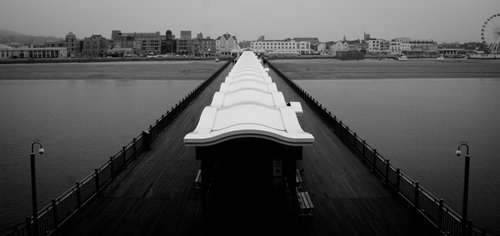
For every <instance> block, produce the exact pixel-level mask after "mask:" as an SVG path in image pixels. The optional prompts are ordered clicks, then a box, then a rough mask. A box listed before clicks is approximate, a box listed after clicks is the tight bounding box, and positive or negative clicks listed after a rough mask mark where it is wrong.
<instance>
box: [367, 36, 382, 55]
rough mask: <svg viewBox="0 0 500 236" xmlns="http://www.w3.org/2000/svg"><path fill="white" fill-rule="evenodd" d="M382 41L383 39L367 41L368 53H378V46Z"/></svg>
mask: <svg viewBox="0 0 500 236" xmlns="http://www.w3.org/2000/svg"><path fill="white" fill-rule="evenodd" d="M382 41H384V40H383V39H369V40H368V51H369V52H380V44H381V42H382Z"/></svg>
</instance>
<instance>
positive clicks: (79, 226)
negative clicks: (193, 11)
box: [55, 66, 439, 235]
mask: <svg viewBox="0 0 500 236" xmlns="http://www.w3.org/2000/svg"><path fill="white" fill-rule="evenodd" d="M230 69H231V66H230V67H228V68H227V69H226V70H225V71H224V72H223V73H221V75H220V76H219V78H217V79H216V80H215V81H214V82H213V83H212V84H211V85H209V86H208V87H207V89H205V91H203V92H202V93H201V94H200V96H199V97H198V98H196V99H195V100H194V101H193V103H192V104H191V105H190V106H189V107H188V108H187V109H186V110H185V111H184V112H182V113H181V114H180V115H179V117H178V118H177V119H176V120H175V121H174V122H173V123H172V124H171V125H170V126H169V127H167V128H166V129H165V130H164V131H163V132H162V134H160V136H159V137H158V138H157V139H156V140H155V141H154V143H153V145H152V150H151V151H149V152H147V153H145V154H144V155H142V156H140V157H138V158H137V160H135V161H133V162H132V163H131V164H129V165H128V166H127V169H126V170H125V171H124V172H122V173H120V175H119V176H118V177H117V178H116V179H115V180H114V182H113V183H112V184H111V185H110V186H109V187H108V188H107V189H106V190H105V191H103V192H102V193H101V195H100V196H98V197H97V198H96V199H95V200H94V201H93V202H91V203H90V204H89V205H88V206H86V207H85V208H84V209H83V210H82V211H80V212H79V213H77V214H76V216H75V217H73V218H72V219H70V220H69V221H68V222H66V223H65V224H64V225H63V226H62V227H61V229H59V230H58V231H57V232H56V233H55V235H209V234H211V233H213V232H208V231H207V227H206V224H204V222H207V221H206V220H205V221H204V220H203V219H204V218H203V215H202V211H201V200H200V196H199V193H198V192H197V191H196V189H194V188H193V181H194V179H195V177H196V174H197V170H198V168H199V162H198V161H197V160H195V153H194V148H192V147H190V148H188V147H186V146H185V145H184V143H183V137H184V135H185V134H186V133H188V132H190V131H192V130H193V129H194V128H195V126H196V124H197V122H198V119H199V116H200V114H201V111H202V110H203V108H204V107H205V106H207V105H209V103H210V102H211V99H212V96H213V94H214V93H215V91H217V90H218V88H219V86H220V83H221V82H222V81H223V80H224V77H225V76H226V75H227V74H228V72H229V71H230ZM270 76H271V78H272V79H273V81H274V82H275V83H276V84H277V85H278V90H280V91H282V92H283V94H284V96H285V99H286V100H287V101H299V102H301V103H302V106H303V109H304V115H303V116H302V117H300V118H299V121H300V123H301V126H302V128H303V129H304V130H305V131H307V132H309V133H312V134H313V135H314V136H315V143H314V145H313V146H311V147H306V148H304V154H303V158H304V159H303V160H302V161H299V163H298V166H299V168H300V169H304V173H303V180H304V183H303V186H304V190H305V191H308V192H309V194H310V196H311V198H312V201H313V203H314V205H315V209H314V215H313V216H312V217H305V218H295V217H290V218H289V219H288V220H286V221H280V223H279V224H273V222H272V221H273V217H265V216H266V215H268V214H267V212H266V207H263V208H262V209H259V211H260V212H262V214H261V215H255V216H252V217H255V220H248V219H249V217H248V216H247V217H246V218H245V221H244V222H243V223H241V224H239V225H238V227H231V226H232V225H230V224H229V223H227V222H223V221H222V222H217V224H216V225H215V226H214V227H215V228H217V233H219V234H226V235H229V234H230V235H241V234H257V233H258V234H268V233H274V234H291V235H438V234H439V233H438V232H437V230H436V229H435V228H434V227H433V226H431V225H430V224H429V223H428V222H427V221H425V220H424V219H423V218H422V217H421V216H419V215H418V214H416V213H415V212H414V209H412V208H410V207H408V206H407V205H406V204H404V203H403V202H402V200H400V199H399V198H398V197H396V195H395V194H394V193H393V192H391V191H390V190H389V189H387V188H386V187H385V186H384V185H383V184H382V182H380V180H378V179H377V178H375V177H374V175H373V174H372V173H370V171H369V169H368V168H367V167H366V166H364V165H363V164H362V163H361V161H360V160H359V159H358V158H357V157H355V156H354V155H353V154H352V153H351V151H350V150H349V149H348V148H347V147H346V146H344V144H343V143H342V141H341V140H340V139H338V138H337V137H336V136H335V134H334V133H333V132H332V131H331V129H330V128H328V127H327V124H325V123H324V122H323V121H322V120H321V118H319V117H318V116H316V114H314V112H313V111H312V110H311V108H310V107H309V106H308V105H307V104H306V103H305V102H304V101H303V100H302V99H301V98H300V97H299V96H298V95H297V94H296V93H295V92H294V91H293V90H292V89H291V88H290V87H289V86H288V85H287V84H286V83H285V82H284V81H283V80H282V79H281V78H280V77H278V75H276V74H275V73H273V72H272V71H271V72H270ZM252 191H255V189H253V190H252ZM257 191H258V190H257ZM242 204H244V203H242ZM231 207H232V208H238V207H239V206H238V205H234V206H231ZM247 208H248V207H246V208H243V207H242V209H247ZM240 213H241V214H242V215H244V214H245V212H244V210H242V211H241V212H240ZM238 217H239V216H238V215H234V216H233V215H231V216H228V219H229V218H233V219H234V218H236V219H237V218H238ZM250 219H251V218H250ZM211 222H213V221H211ZM233 226H234V225H233ZM284 228H286V230H284Z"/></svg>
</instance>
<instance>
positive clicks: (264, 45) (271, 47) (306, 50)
mask: <svg viewBox="0 0 500 236" xmlns="http://www.w3.org/2000/svg"><path fill="white" fill-rule="evenodd" d="M250 49H252V50H253V51H255V52H265V53H268V54H295V55H299V54H300V55H304V54H311V43H309V42H306V41H301V42H295V41H294V40H290V41H285V40H266V41H253V42H251V43H250Z"/></svg>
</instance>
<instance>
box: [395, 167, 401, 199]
mask: <svg viewBox="0 0 500 236" xmlns="http://www.w3.org/2000/svg"><path fill="white" fill-rule="evenodd" d="M400 185H401V169H399V168H397V169H396V191H398V193H399V186H400Z"/></svg>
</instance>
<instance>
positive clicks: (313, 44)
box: [293, 37, 319, 53]
mask: <svg viewBox="0 0 500 236" xmlns="http://www.w3.org/2000/svg"><path fill="white" fill-rule="evenodd" d="M293 40H294V41H295V42H309V49H310V50H313V51H318V45H319V38H318V37H295V38H293ZM309 53H310V52H309Z"/></svg>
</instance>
